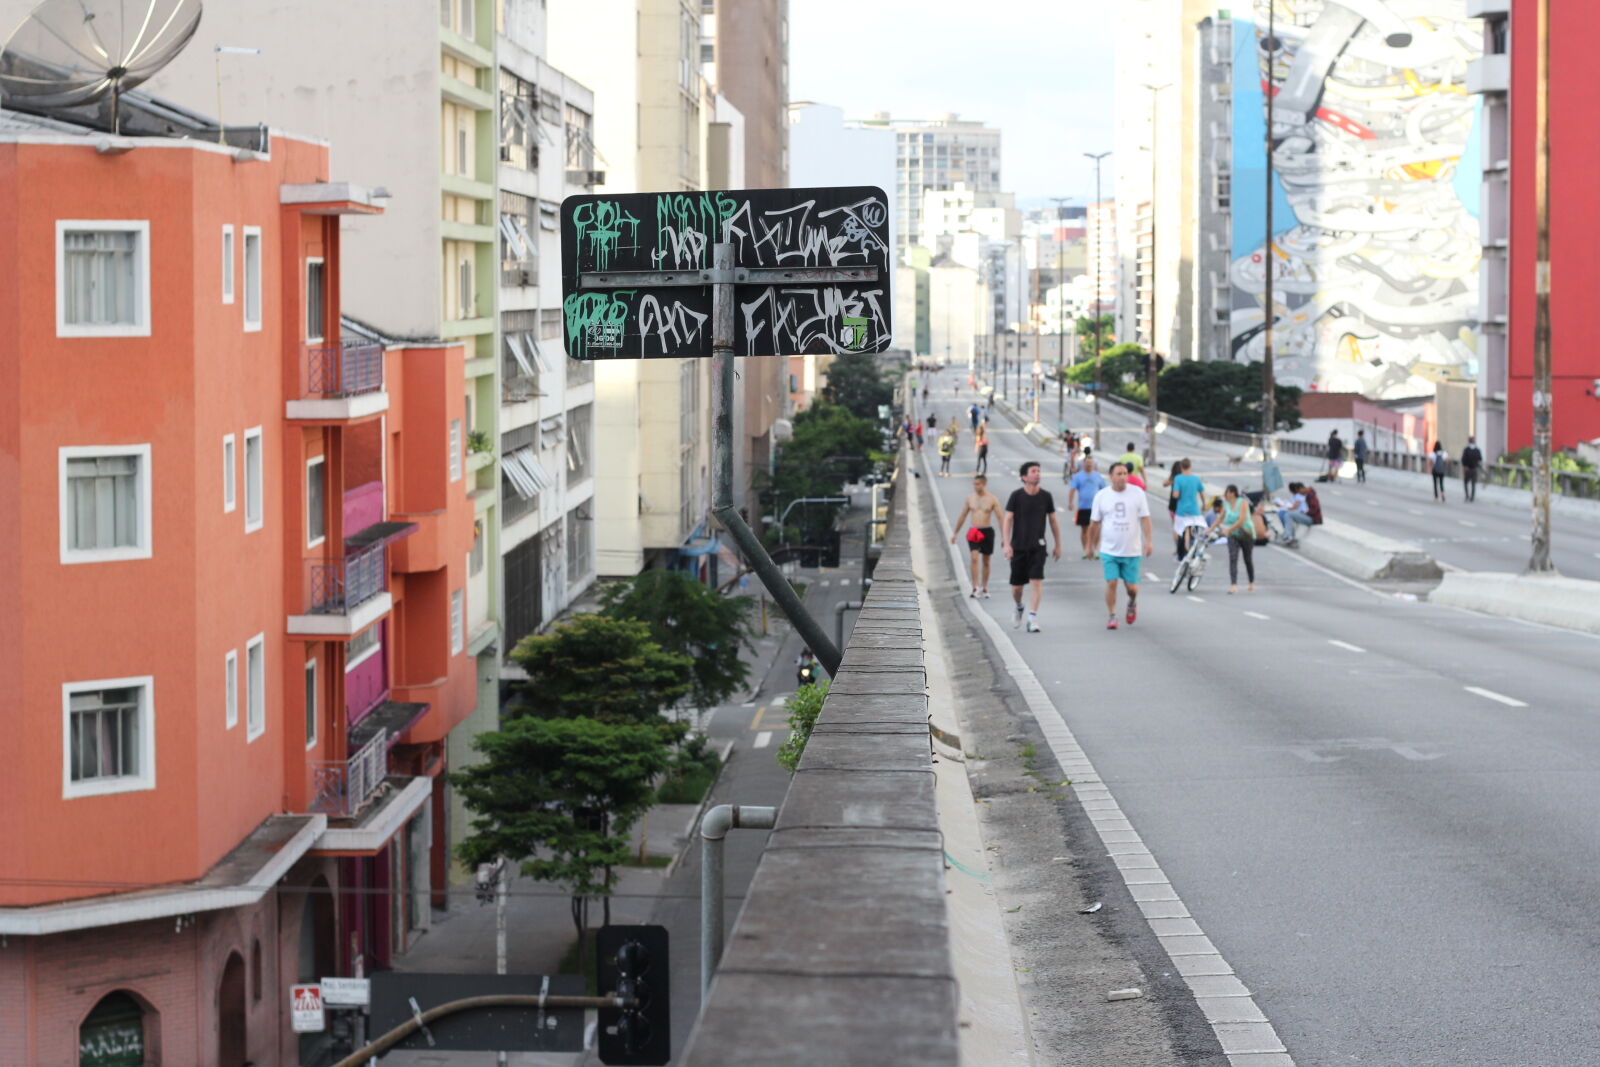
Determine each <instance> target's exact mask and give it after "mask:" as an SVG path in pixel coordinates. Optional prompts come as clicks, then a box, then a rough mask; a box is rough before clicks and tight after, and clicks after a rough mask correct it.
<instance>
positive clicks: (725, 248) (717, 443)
mask: <svg viewBox="0 0 1600 1067" xmlns="http://www.w3.org/2000/svg"><path fill="white" fill-rule="evenodd" d="M711 255H712V279H713V280H712V283H711V378H712V392H713V393H715V395H716V398H717V407H716V415H715V423H714V425H713V427H712V435H711V441H712V444H711V451H712V460H711V463H712V469H713V470H715V471H716V480H715V483H714V488H713V494H712V498H711V513H712V514H713V515H715V516H716V518H717V521H718V522H720V523H722V526H723V529H725V530H727V531H728V536H730V537H732V538H733V543H734V544H735V545H737V546H738V548H739V552H740V553H741V554H742V555H743V556H744V557H745V559H747V560H749V561H750V569H751V570H753V571H755V572H756V577H758V578H760V579H761V584H762V585H764V586H766V587H767V592H769V593H771V594H772V599H773V600H775V601H777V604H778V607H780V608H782V609H783V613H784V614H785V615H787V616H788V617H789V621H790V622H791V623H793V624H794V628H795V630H796V631H798V632H799V634H800V639H801V640H802V641H804V642H805V643H806V647H808V648H810V649H811V651H812V653H813V654H814V655H815V656H816V657H817V661H818V662H819V663H821V664H822V668H823V670H825V671H827V672H828V675H829V676H830V677H838V674H839V660H840V659H841V656H840V653H839V649H838V648H837V647H835V646H834V643H833V642H832V641H830V640H828V635H827V633H826V632H824V631H823V629H822V627H821V626H820V625H819V624H818V623H817V620H816V619H814V618H812V617H811V613H810V612H808V611H807V610H806V606H805V605H804V604H803V603H801V602H800V597H799V596H797V595H796V594H795V591H794V586H792V585H790V584H789V580H788V579H787V578H785V577H784V576H783V572H782V571H781V570H779V569H778V565H777V564H776V563H774V562H772V557H771V556H769V555H767V550H766V548H765V546H763V545H762V544H761V541H760V539H759V538H757V537H756V535H755V532H754V531H752V530H751V529H750V527H749V526H748V525H746V523H745V521H744V519H743V518H742V517H741V516H740V515H739V509H738V508H736V507H734V506H733V330H734V318H733V299H734V297H733V282H734V271H733V245H731V244H728V243H726V242H719V243H718V244H717V245H715V246H714V247H713V248H712V253H711Z"/></svg>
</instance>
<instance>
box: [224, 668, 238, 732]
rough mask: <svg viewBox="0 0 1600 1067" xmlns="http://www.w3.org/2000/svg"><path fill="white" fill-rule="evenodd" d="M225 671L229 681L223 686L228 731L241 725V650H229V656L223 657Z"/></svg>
mask: <svg viewBox="0 0 1600 1067" xmlns="http://www.w3.org/2000/svg"><path fill="white" fill-rule="evenodd" d="M222 666H223V669H224V670H226V671H227V681H226V682H224V684H223V693H224V694H225V695H224V706H225V708H226V710H227V718H226V720H225V721H226V722H227V726H226V729H229V730H231V729H233V728H234V727H235V726H238V725H239V650H238V649H237V648H230V649H228V654H227V655H225V656H223V657H222Z"/></svg>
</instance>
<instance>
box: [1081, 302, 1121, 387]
mask: <svg viewBox="0 0 1600 1067" xmlns="http://www.w3.org/2000/svg"><path fill="white" fill-rule="evenodd" d="M1077 334H1078V358H1079V359H1080V360H1083V359H1087V360H1088V361H1089V362H1091V363H1093V362H1094V340H1095V332H1094V319H1093V318H1092V317H1091V316H1088V315H1079V316H1078V325H1077ZM1116 343H1117V317H1116V316H1115V315H1101V316H1100V351H1101V352H1102V353H1104V352H1105V350H1106V349H1108V348H1110V347H1111V346H1112V345H1114V344H1116ZM1090 381H1093V379H1092V378H1091V379H1090Z"/></svg>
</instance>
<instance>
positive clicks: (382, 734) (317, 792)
mask: <svg viewBox="0 0 1600 1067" xmlns="http://www.w3.org/2000/svg"><path fill="white" fill-rule="evenodd" d="M307 766H308V767H309V768H310V770H311V804H310V807H311V811H312V813H313V814H321V815H333V816H336V817H338V818H349V817H350V816H352V815H354V814H355V813H356V812H358V811H360V810H361V806H362V805H363V804H365V803H366V802H367V800H368V799H369V798H371V796H372V794H373V793H375V792H377V791H378V786H380V785H382V784H383V779H384V777H385V776H386V775H387V774H388V773H389V732H388V731H387V730H379V731H378V732H377V733H376V734H375V735H374V736H373V738H372V740H370V741H368V742H367V743H366V744H364V745H362V746H361V749H360V751H358V752H357V753H356V754H355V755H353V756H351V757H350V758H349V759H347V760H313V761H311V762H310V763H308V764H307Z"/></svg>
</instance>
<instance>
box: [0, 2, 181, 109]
mask: <svg viewBox="0 0 1600 1067" xmlns="http://www.w3.org/2000/svg"><path fill="white" fill-rule="evenodd" d="M200 8H201V4H200V0H44V3H42V4H40V5H39V6H38V7H36V8H34V9H33V13H32V14H31V15H29V16H28V17H27V18H26V19H25V20H23V23H22V25H20V26H18V27H17V29H16V30H15V31H14V32H13V33H12V34H11V37H10V38H9V39H8V40H7V41H6V46H5V50H4V52H0V93H3V94H4V96H5V97H7V98H10V99H11V100H12V101H13V102H14V103H16V104H17V105H19V106H22V107H25V108H28V109H29V110H51V109H56V108H73V107H79V106H81V105H83V104H91V103H94V102H95V101H97V100H101V99H104V98H105V97H107V96H109V97H110V98H111V128H112V132H117V129H118V122H117V101H118V98H119V97H120V96H121V95H122V94H123V93H124V92H126V91H128V90H129V89H132V88H133V87H134V86H136V85H139V84H140V83H142V82H144V81H145V80H146V79H148V78H149V77H150V76H151V75H153V74H155V73H156V72H157V71H159V70H160V69H161V68H162V67H164V66H166V65H167V64H168V63H170V62H172V58H173V57H174V56H176V55H177V54H178V53H179V52H181V51H182V50H183V46H184V45H186V44H188V43H189V38H191V37H193V36H194V31H195V30H196V29H198V28H199V26H200Z"/></svg>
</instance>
